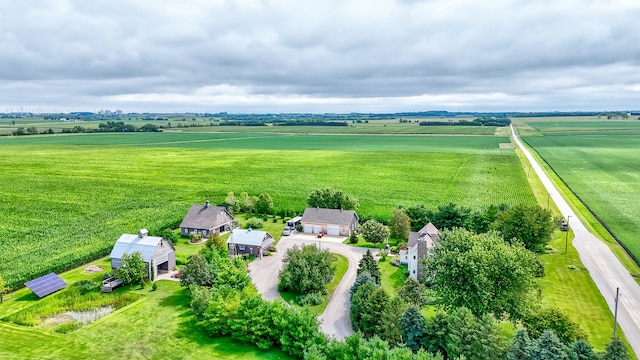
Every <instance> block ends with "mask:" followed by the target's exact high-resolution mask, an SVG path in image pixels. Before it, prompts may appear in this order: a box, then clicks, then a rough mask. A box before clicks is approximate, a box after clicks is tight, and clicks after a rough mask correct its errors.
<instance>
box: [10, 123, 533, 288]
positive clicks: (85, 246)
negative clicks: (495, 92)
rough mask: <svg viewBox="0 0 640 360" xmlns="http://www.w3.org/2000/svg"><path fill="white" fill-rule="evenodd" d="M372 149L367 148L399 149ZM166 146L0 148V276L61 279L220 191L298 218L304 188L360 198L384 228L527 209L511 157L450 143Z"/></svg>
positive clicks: (528, 197) (217, 197)
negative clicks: (359, 147) (400, 218)
mask: <svg viewBox="0 0 640 360" xmlns="http://www.w3.org/2000/svg"><path fill="white" fill-rule="evenodd" d="M161 135H167V134H161ZM105 136H106V137H111V136H112V135H105ZM91 137H93V136H91ZM121 137H122V138H124V139H126V140H127V141H129V140H130V139H135V138H131V137H127V136H121ZM56 138H57V137H56ZM61 138H68V139H72V137H61ZM77 138H79V139H85V138H87V136H77ZM286 138H287V140H288V139H293V138H295V137H286ZM350 138H351V137H350ZM353 138H354V139H355V137H353ZM387 138H388V140H387ZM490 138H494V137H490ZM42 139H43V140H45V138H42ZM142 139H145V137H141V138H140V141H141V142H144V141H143V140H142ZM376 139H378V142H377V144H372V145H371V147H372V148H373V147H377V148H378V149H389V148H394V147H399V146H400V142H399V141H396V140H395V139H392V138H390V137H377V138H376ZM423 139H424V140H429V139H431V138H420V140H423ZM434 139H439V138H434ZM111 140H112V141H113V142H114V143H117V142H118V140H121V141H124V140H122V139H118V138H117V137H116V138H111ZM157 140H158V139H157V138H154V141H157ZM452 140H455V138H454V139H452ZM247 141H248V140H247ZM269 141H271V142H270V143H269V144H271V145H273V146H274V147H275V146H276V145H277V144H278V143H280V144H285V145H281V147H288V146H289V145H286V144H288V143H286V142H284V141H282V140H280V141H276V140H274V139H271V140H269ZM386 141H389V142H388V143H386ZM413 141H415V140H413V139H411V138H407V142H413ZM438 141H440V140H438ZM182 144H183V145H184V143H182ZM298 144H299V146H302V145H301V144H303V143H298ZM496 145H497V143H496ZM176 146H177V145H176ZM176 146H174V147H166V148H162V147H155V146H154V147H151V146H139V147H138V146H126V145H125V146H115V145H113V146H89V145H87V146H67V145H62V146H56V145H46V146H41V145H35V144H29V145H26V144H25V145H7V143H3V145H0V148H1V149H2V151H1V152H0V167H2V169H3V171H2V172H1V173H0V182H1V183H2V184H3V186H2V187H1V188H0V206H1V207H2V208H3V211H2V212H1V213H0V246H2V248H3V251H2V252H0V274H2V276H3V278H5V279H6V280H7V281H8V282H9V283H10V284H11V286H16V285H19V284H22V283H23V282H24V281H26V280H29V279H31V278H33V277H35V276H38V275H42V274H44V273H46V272H48V271H52V270H56V271H59V270H62V269H68V268H70V267H72V266H74V265H77V264H79V263H81V262H85V261H87V260H90V259H93V258H96V257H97V256H99V255H105V254H107V253H108V251H109V250H110V248H111V246H112V245H113V243H114V241H115V240H116V239H117V238H118V236H119V235H120V234H121V233H123V232H135V231H137V230H138V229H140V228H143V227H146V228H149V229H152V230H153V229H159V228H161V227H164V226H166V225H169V224H175V223H176V222H179V221H180V220H181V219H182V217H183V216H184V214H185V213H186V211H187V209H188V208H189V206H190V205H191V204H193V203H201V202H204V200H205V199H209V200H211V201H212V202H214V203H216V202H221V201H222V200H223V199H224V197H225V195H226V193H228V192H229V191H233V192H236V193H240V192H242V191H246V192H248V193H250V194H252V195H259V194H261V193H265V192H266V193H269V194H271V195H272V197H273V199H274V202H275V206H276V208H278V209H287V210H289V209H295V210H298V211H301V210H302V209H303V208H304V207H305V198H306V196H307V195H308V194H309V192H310V191H311V190H312V189H314V188H317V187H320V186H333V187H335V188H339V189H342V190H344V191H346V192H349V193H352V194H354V195H355V196H356V197H357V198H358V199H359V200H360V208H359V213H360V214H365V215H366V214H369V215H373V216H379V217H387V218H388V217H390V215H391V211H392V209H393V208H394V207H396V206H397V205H400V204H404V205H413V204H425V205H427V206H428V207H431V208H435V207H436V206H437V205H439V204H444V203H449V202H454V203H457V204H460V205H465V206H470V207H474V208H475V207H479V206H482V205H486V204H493V203H503V202H504V203H510V204H515V203H520V202H526V203H533V202H534V198H533V195H532V194H531V191H530V189H529V188H528V185H527V182H526V178H525V176H526V175H525V174H524V172H523V170H522V169H521V168H520V165H519V163H518V160H517V158H516V157H515V155H513V150H506V151H511V153H510V154H509V153H508V152H504V153H503V151H505V150H500V151H498V152H496V153H493V152H494V151H493V150H492V151H487V150H484V149H483V148H482V146H477V147H476V152H477V153H471V145H469V143H467V144H463V143H462V142H461V141H460V142H456V141H454V142H452V143H451V144H450V145H448V146H447V145H446V143H445V142H442V143H440V146H439V147H438V148H437V149H434V150H437V151H434V152H429V151H422V152H419V151H415V152H413V151H407V150H406V149H405V150H403V151H358V152H353V151H342V150H340V151H338V150H332V151H329V150H323V151H305V150H288V151H286V150H261V149H262V148H260V149H256V150H236V149H233V148H230V149H229V148H228V149H224V148H211V149H207V148H204V149H203V148H179V147H176ZM262 146H263V147H264V146H267V145H266V144H263V145H262ZM352 146H356V144H350V145H343V147H345V148H350V147H352ZM412 146H417V143H415V144H414V145H412ZM425 147H426V148H429V149H431V148H432V146H430V145H429V142H428V141H427V142H426V143H425ZM303 148H304V147H303Z"/></svg>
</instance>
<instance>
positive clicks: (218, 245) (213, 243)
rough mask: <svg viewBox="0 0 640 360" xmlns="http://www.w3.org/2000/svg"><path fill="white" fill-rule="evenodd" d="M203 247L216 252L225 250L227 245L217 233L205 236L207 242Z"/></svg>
mask: <svg viewBox="0 0 640 360" xmlns="http://www.w3.org/2000/svg"><path fill="white" fill-rule="evenodd" d="M204 245H205V246H206V247H208V248H210V249H217V250H218V251H224V250H227V243H226V242H225V241H224V239H222V236H220V233H219V232H217V231H216V232H214V233H211V234H209V236H207V242H206V243H205V244H204Z"/></svg>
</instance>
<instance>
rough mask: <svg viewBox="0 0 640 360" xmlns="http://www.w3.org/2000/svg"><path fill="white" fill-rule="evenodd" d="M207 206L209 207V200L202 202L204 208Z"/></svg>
mask: <svg viewBox="0 0 640 360" xmlns="http://www.w3.org/2000/svg"><path fill="white" fill-rule="evenodd" d="M208 207H209V200H207V201H206V202H205V203H204V208H205V209H206V208H208Z"/></svg>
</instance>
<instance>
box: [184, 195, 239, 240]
mask: <svg viewBox="0 0 640 360" xmlns="http://www.w3.org/2000/svg"><path fill="white" fill-rule="evenodd" d="M233 222H234V218H233V216H231V214H230V213H229V211H227V209H226V208H224V207H223V206H211V205H209V200H207V202H206V203H205V204H204V205H193V206H191V209H189V212H187V215H186V216H185V217H184V220H182V223H180V233H181V234H182V235H183V236H189V234H191V233H192V232H193V233H197V234H201V235H202V236H203V237H206V236H209V234H212V233H216V232H219V233H222V232H224V231H229V230H231V228H232V227H233Z"/></svg>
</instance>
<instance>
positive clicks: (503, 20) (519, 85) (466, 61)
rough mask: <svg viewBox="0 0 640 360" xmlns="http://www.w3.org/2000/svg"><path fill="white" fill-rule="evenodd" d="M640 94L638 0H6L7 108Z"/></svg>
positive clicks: (361, 104)
mask: <svg viewBox="0 0 640 360" xmlns="http://www.w3.org/2000/svg"><path fill="white" fill-rule="evenodd" d="M100 109H111V110H116V109H121V110H123V111H124V112H142V111H148V112H164V111H171V112H185V111H195V112H220V111H227V112H235V113H238V112H240V113H251V112H276V113H280V112H315V113H325V112H352V111H353V112H396V111H423V110H449V111H547V110H635V109H640V1H637V0H626V1H625V0H540V1H533V0H522V1H516V0H512V1H502V0H488V1H478V0H424V1H420V0H397V1H391V0H362V1H352V0H315V1H304V0H275V1H258V0H255V1H244V0H230V1H224V0H218V1H215V0H206V1H205V0H201V1H191V0H179V1H177V0H176V1H158V0H154V1H132V0H127V1H119V0H110V1H100V0H95V1H94V0H91V1H87V0H50V1H38V0H34V1H10V0H0V112H5V111H20V110H24V111H33V112H51V111H65V112H66V111H97V110H100Z"/></svg>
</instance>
